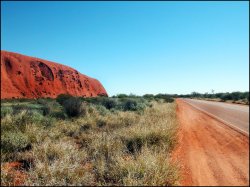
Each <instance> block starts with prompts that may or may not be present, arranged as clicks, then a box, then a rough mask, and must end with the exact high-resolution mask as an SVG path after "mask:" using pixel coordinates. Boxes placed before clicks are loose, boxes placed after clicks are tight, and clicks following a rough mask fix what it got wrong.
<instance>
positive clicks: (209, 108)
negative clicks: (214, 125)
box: [183, 99, 249, 136]
mask: <svg viewBox="0 0 250 187" xmlns="http://www.w3.org/2000/svg"><path fill="white" fill-rule="evenodd" d="M183 100H184V101H185V102H187V103H188V104H190V105H192V106H193V107H195V108H197V109H199V110H201V111H203V112H205V113H207V114H208V115H210V116H212V117H214V118H216V119H218V120H219V121H221V122H223V123H224V124H227V125H229V126H231V127H232V128H234V129H235V130H238V131H240V132H242V133H244V134H246V135H248V136H249V106H245V105H237V104H229V103H223V102H214V101H204V100H195V99H183Z"/></svg>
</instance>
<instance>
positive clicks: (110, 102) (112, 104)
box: [102, 97, 117, 110]
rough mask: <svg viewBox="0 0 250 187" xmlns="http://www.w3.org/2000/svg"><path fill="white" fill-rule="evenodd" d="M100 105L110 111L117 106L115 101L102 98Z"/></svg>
mask: <svg viewBox="0 0 250 187" xmlns="http://www.w3.org/2000/svg"><path fill="white" fill-rule="evenodd" d="M102 105H103V106H104V107H106V108H107V109H109V110H110V109H112V108H115V107H116V106H117V101H116V99H113V98H107V97H104V98H103V100H102Z"/></svg>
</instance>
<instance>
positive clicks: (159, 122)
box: [1, 102, 179, 186]
mask: <svg viewBox="0 0 250 187" xmlns="http://www.w3.org/2000/svg"><path fill="white" fill-rule="evenodd" d="M109 104H110V103H109ZM111 104H112V103H111ZM86 106H87V105H86ZM111 108H112V107H111ZM18 115H23V114H17V116H10V115H8V114H7V115H6V116H5V117H4V118H1V122H3V123H4V125H3V127H1V128H2V130H4V131H5V134H7V135H8V133H7V132H11V131H12V130H13V129H15V132H16V133H22V134H23V135H25V137H26V139H24V140H25V141H26V140H27V141H28V142H29V143H30V144H31V149H30V150H24V151H19V152H18V151H17V149H16V150H15V151H17V153H16V154H15V156H14V157H13V156H12V157H11V156H10V155H11V154H13V150H9V151H10V153H6V156H5V157H6V158H7V157H8V161H18V160H29V161H30V162H31V163H30V167H29V169H28V170H27V171H26V174H27V175H28V177H27V179H26V180H25V183H24V185H51V186H52V185H176V184H177V183H178V176H179V175H178V168H177V166H175V165H174V164H173V163H170V162H169V158H168V157H169V153H170V152H171V150H172V149H173V147H174V145H175V142H176V138H175V136H176V135H175V134H176V130H177V121H176V116H175V104H174V103H160V102H153V103H151V107H146V108H145V109H144V110H143V111H140V112H136V111H123V110H114V108H112V111H111V110H108V109H106V108H103V106H100V105H88V106H87V107H86V108H85V113H84V115H80V116H79V117H75V118H67V119H65V120H62V119H57V120H54V121H53V123H52V124H51V125H44V123H45V122H44V118H46V117H41V116H40V117H41V119H39V120H37V121H38V122H37V123H36V122H35V120H34V119H38V115H37V117H35V118H34V119H33V118H32V119H29V118H28V119H25V117H24V116H18ZM33 117H34V116H33ZM23 118H24V120H23V123H19V122H17V119H23ZM19 127H20V128H19ZM5 136H6V135H5ZM19 138H21V136H19ZM5 139H6V138H5ZM10 139H11V141H13V140H12V138H10ZM6 140H8V139H6ZM23 142H24V141H23ZM24 143H26V142H24ZM22 146H23V145H22ZM5 161H7V159H6V160H5ZM3 177H4V176H3ZM1 178H2V176H1Z"/></svg>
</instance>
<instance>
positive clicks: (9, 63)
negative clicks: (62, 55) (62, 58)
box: [1, 51, 107, 99]
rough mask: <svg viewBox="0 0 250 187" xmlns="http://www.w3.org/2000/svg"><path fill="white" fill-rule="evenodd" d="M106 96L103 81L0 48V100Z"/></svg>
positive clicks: (66, 67)
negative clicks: (62, 95)
mask: <svg viewBox="0 0 250 187" xmlns="http://www.w3.org/2000/svg"><path fill="white" fill-rule="evenodd" d="M60 94H70V95H73V96H82V97H95V96H101V95H102V96H107V92H106V90H105V89H104V87H103V86H102V84H101V83H100V82H99V81H98V80H96V79H93V78H90V77H88V76H86V75H83V74H81V73H79V72H78V71H77V70H75V69H73V68H70V67H68V66H65V65H61V64H57V63H54V62H50V61H47V60H42V59H39V58H34V57H29V56H25V55H21V54H17V53H12V52H7V51H1V99H12V98H40V97H50V98H55V97H57V96H58V95H60Z"/></svg>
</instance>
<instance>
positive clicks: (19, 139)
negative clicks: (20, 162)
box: [1, 131, 30, 153]
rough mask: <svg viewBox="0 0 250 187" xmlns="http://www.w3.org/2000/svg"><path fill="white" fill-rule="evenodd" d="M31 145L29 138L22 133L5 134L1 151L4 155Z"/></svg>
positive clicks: (2, 137) (2, 138)
mask: <svg viewBox="0 0 250 187" xmlns="http://www.w3.org/2000/svg"><path fill="white" fill-rule="evenodd" d="M29 144H30V141H29V138H28V136H27V135H26V134H24V133H22V132H10V131H9V132H4V133H3V134H2V135H1V150H2V151H3V152H4V153H8V152H15V151H20V150H22V149H24V148H26V147H27V146H28V145H29Z"/></svg>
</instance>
